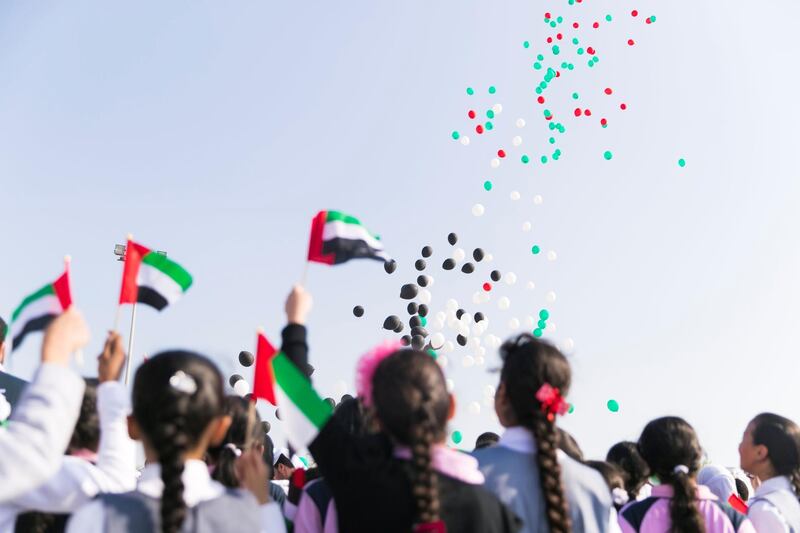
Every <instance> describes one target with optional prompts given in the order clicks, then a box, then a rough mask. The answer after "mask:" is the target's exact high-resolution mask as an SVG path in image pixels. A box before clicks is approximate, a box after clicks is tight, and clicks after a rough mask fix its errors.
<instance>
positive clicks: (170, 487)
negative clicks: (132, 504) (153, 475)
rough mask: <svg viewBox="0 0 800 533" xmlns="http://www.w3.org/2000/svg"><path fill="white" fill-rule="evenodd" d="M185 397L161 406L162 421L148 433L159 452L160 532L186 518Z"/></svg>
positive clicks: (174, 530) (171, 532)
mask: <svg viewBox="0 0 800 533" xmlns="http://www.w3.org/2000/svg"><path fill="white" fill-rule="evenodd" d="M186 399H187V398H178V399H176V400H175V401H174V402H173V403H172V404H171V405H165V406H164V412H163V413H162V416H163V417H164V418H163V420H164V422H163V423H161V424H160V425H159V426H158V427H157V428H156V431H155V432H154V434H153V435H152V436H151V438H152V440H153V446H154V447H155V449H156V450H157V451H158V462H159V464H160V465H161V480H162V481H163V482H164V492H163V493H162V495H161V531H162V533H178V531H180V529H181V525H183V520H184V519H185V518H186V502H185V501H184V499H183V488H184V487H183V479H182V476H183V466H184V463H183V461H184V460H183V456H184V454H185V453H186V450H187V448H188V447H189V444H190V443H189V439H188V437H187V435H186V431H185V429H184V427H183V418H184V416H183V414H184V413H185V412H186V409H185V405H186V403H187V402H186Z"/></svg>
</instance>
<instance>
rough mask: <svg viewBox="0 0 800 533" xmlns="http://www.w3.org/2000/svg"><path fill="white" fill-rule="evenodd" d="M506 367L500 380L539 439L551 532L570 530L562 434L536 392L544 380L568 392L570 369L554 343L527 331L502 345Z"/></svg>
mask: <svg viewBox="0 0 800 533" xmlns="http://www.w3.org/2000/svg"><path fill="white" fill-rule="evenodd" d="M500 356H501V357H502V358H503V369H502V371H501V373H500V382H501V383H502V384H503V385H505V392H506V396H507V397H508V401H509V403H510V404H511V410H512V411H513V413H514V416H515V417H516V419H517V422H518V424H519V425H521V426H523V427H525V428H527V429H528V430H530V431H531V432H532V433H533V436H534V437H535V438H536V462H537V465H538V467H539V481H540V484H541V487H542V494H543V496H544V502H545V512H546V514H547V522H548V524H549V525H550V531H551V533H569V532H570V531H571V530H572V524H571V520H570V516H569V509H568V507H567V498H566V496H565V495H564V486H563V483H562V479H561V466H560V465H559V463H558V458H557V456H556V451H557V450H558V444H559V434H558V432H557V431H556V426H555V418H553V417H548V416H547V414H546V413H544V412H543V411H542V405H541V403H540V402H539V400H537V399H536V393H537V392H538V391H539V389H540V388H541V387H542V385H544V384H545V383H547V384H549V385H550V386H552V387H554V388H557V389H559V391H560V393H561V394H562V395H563V396H566V394H567V392H568V391H569V386H570V382H571V371H570V367H569V363H568V362H567V359H566V357H564V355H563V354H562V353H561V352H559V351H558V349H557V348H556V347H555V346H553V345H552V344H550V343H548V342H545V341H541V340H539V339H537V338H536V337H534V336H532V335H529V334H527V333H525V334H522V335H519V336H517V337H514V338H512V339H510V340H508V341H506V342H505V343H503V345H502V346H501V347H500Z"/></svg>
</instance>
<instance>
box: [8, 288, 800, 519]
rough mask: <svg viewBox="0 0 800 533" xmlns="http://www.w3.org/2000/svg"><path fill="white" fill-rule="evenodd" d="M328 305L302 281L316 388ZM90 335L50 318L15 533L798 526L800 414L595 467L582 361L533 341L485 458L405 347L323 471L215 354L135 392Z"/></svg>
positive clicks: (338, 427) (158, 373) (338, 415)
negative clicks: (721, 457) (315, 328)
mask: <svg viewBox="0 0 800 533" xmlns="http://www.w3.org/2000/svg"><path fill="white" fill-rule="evenodd" d="M311 307H312V302H311V296H310V294H308V293H307V292H306V291H305V290H304V289H303V288H302V287H299V286H297V287H295V288H294V289H293V290H292V291H291V293H290V295H289V297H288V299H287V302H286V314H287V325H286V327H285V328H284V330H283V333H282V341H283V342H282V347H281V351H282V352H283V353H284V354H285V355H286V356H287V357H288V359H289V360H290V361H291V362H292V363H293V364H294V365H295V366H296V367H297V368H298V369H300V370H301V371H302V372H303V373H304V375H305V376H306V378H307V379H308V380H309V382H310V381H311V375H310V374H311V373H310V372H309V371H308V370H309V369H310V368H311V366H310V356H309V354H310V350H309V345H308V342H307V331H306V327H305V323H306V318H307V316H308V314H309V312H310V311H311ZM6 329H7V328H6V327H5V324H4V323H3V322H2V321H0V363H2V360H1V358H2V354H3V353H4V341H5V334H6ZM87 340H88V329H87V326H86V324H85V322H84V320H83V318H82V317H81V315H80V313H79V312H78V311H77V310H76V309H74V308H70V309H69V310H67V311H66V312H64V313H63V314H61V315H60V316H58V317H57V318H55V319H54V320H53V321H52V322H51V323H50V325H49V326H48V327H47V329H46V331H45V334H44V339H43V343H42V351H41V359H42V364H41V365H40V367H39V369H38V371H37V372H36V375H35V376H34V378H33V380H32V381H31V383H30V384H29V385H28V386H27V388H26V390H25V391H24V393H23V394H22V396H21V398H20V399H19V401H18V402H17V403H16V405H15V406H14V408H13V411H12V413H11V416H10V417H9V419H8V421H7V423H6V424H4V427H3V428H2V429H0V476H1V478H2V480H3V482H2V483H0V533H5V532H25V531H31V532H57V531H58V532H63V531H66V532H69V533H95V532H105V531H108V532H117V531H119V532H125V533H134V532H150V531H156V532H163V533H178V532H190V531H191V532H198V533H204V532H217V531H219V532H228V531H230V532H250V531H253V532H270V533H271V532H284V531H292V530H293V531H295V532H297V533H333V532H342V533H349V532H354V533H359V532H364V533H367V532H369V533H376V532H387V533H392V532H398V533H399V532H404V533H408V532H420V533H424V532H430V533H443V532H449V533H460V532H464V533H505V532H525V533H535V532H551V533H567V532H575V533H580V532H587V533H594V532H598V533H605V532H619V531H622V532H625V533H628V532H643V533H651V532H652V533H667V532H670V533H672V532H676V533H677V532H680V533H700V532H706V533H722V532H725V533H736V532H742V533H749V532H754V531H758V532H767V533H773V532H774V533H781V532H787V533H788V532H800V500H799V499H798V497H799V496H800V427H798V425H797V424H795V423H794V422H792V421H791V420H789V419H787V418H784V417H782V416H779V415H776V414H771V413H764V414H760V415H758V416H756V417H755V418H754V419H753V420H752V421H751V422H750V423H749V424H748V426H747V427H746V428H744V431H743V436H742V441H741V444H740V445H739V455H740V467H741V469H736V470H732V469H728V468H723V467H720V466H717V465H713V464H704V454H703V451H702V447H701V443H700V442H699V440H698V438H697V435H696V433H695V431H694V429H693V428H692V426H691V425H690V424H689V423H688V422H686V421H685V420H683V419H681V418H677V417H670V416H666V417H662V418H657V419H655V420H652V421H651V422H650V423H648V424H647V425H646V427H645V428H644V430H643V431H642V433H641V435H640V436H639V438H638V441H637V442H620V443H618V444H616V445H614V446H613V447H612V448H611V449H610V450H609V451H608V454H607V456H606V457H605V460H602V461H599V460H598V461H589V460H586V459H585V458H584V457H583V454H582V453H581V450H580V447H579V446H578V443H577V442H575V440H574V439H573V438H572V437H571V436H570V435H569V434H568V433H566V432H564V431H563V430H561V429H560V428H559V427H558V425H557V423H558V418H559V416H561V415H563V414H564V413H565V412H566V410H567V409H568V407H569V404H568V403H567V401H566V396H567V395H568V393H569V389H570V383H571V368H570V364H569V362H568V360H567V359H566V358H565V357H564V355H562V354H561V353H560V352H559V350H558V349H556V348H555V347H554V346H553V345H551V344H550V343H548V342H546V341H543V340H541V339H538V338H535V337H533V336H531V335H527V334H523V335H519V336H516V337H514V338H511V339H509V340H508V341H507V342H505V343H504V344H503V345H502V347H501V349H500V357H501V359H502V368H501V370H500V373H499V382H498V386H497V389H496V394H495V400H494V402H495V411H496V413H497V417H498V420H499V422H500V424H501V425H502V426H503V428H504V429H503V432H502V434H500V435H496V434H493V433H484V434H483V435H481V436H480V437H479V438H478V441H477V442H476V446H475V450H474V451H472V452H469V453H468V452H464V451H460V450H456V449H453V448H451V447H449V446H447V445H446V444H445V440H446V435H447V424H448V420H449V419H450V418H451V417H452V416H453V414H454V410H455V402H454V399H453V397H452V396H451V394H450V393H449V392H448V389H447V385H446V380H445V376H444V374H443V372H442V369H441V367H440V366H439V365H438V364H437V362H436V360H435V359H434V358H433V357H431V356H430V354H428V353H427V352H424V351H420V350H415V349H412V348H409V347H404V346H402V345H400V344H391V343H387V344H384V345H381V346H379V347H378V348H376V349H374V350H372V351H370V352H369V353H367V354H366V355H365V356H363V357H362V359H361V360H360V361H359V364H358V369H357V372H358V374H357V376H356V383H357V389H358V390H357V393H358V395H357V397H355V398H353V397H348V398H345V399H343V401H342V402H341V403H340V404H339V405H338V406H337V407H336V409H335V410H334V412H333V414H332V415H331V416H330V417H329V418H327V419H326V420H325V421H324V423H323V424H321V427H320V428H319V431H318V433H316V436H315V437H314V438H313V441H312V442H311V443H310V445H309V446H308V449H309V452H310V455H311V457H312V458H313V461H312V463H311V464H310V465H298V464H295V463H293V462H292V461H291V456H292V453H291V451H288V450H287V451H286V452H282V451H281V452H275V450H274V444H273V442H272V441H271V440H270V437H269V436H268V435H267V432H266V431H265V427H264V424H262V422H261V420H260V418H259V415H258V412H257V411H256V409H255V404H254V403H253V402H251V401H249V400H247V399H243V398H240V397H238V396H236V395H229V394H226V392H225V385H224V379H223V377H222V375H221V373H220V371H219V369H218V368H217V367H216V366H215V365H214V363H213V362H211V361H210V360H209V359H208V358H206V357H204V356H203V355H200V354H197V353H193V352H188V351H180V350H175V351H166V352H162V353H159V354H156V355H154V356H152V357H150V358H148V360H147V361H146V362H144V363H143V364H142V365H141V366H140V367H139V368H138V370H137V371H136V373H135V377H134V381H133V387H132V391H131V392H130V393H129V392H128V391H127V390H126V388H125V387H124V386H123V385H122V384H121V383H120V382H119V377H120V373H121V371H122V368H123V366H124V364H125V359H126V357H125V354H124V351H123V349H122V343H121V340H120V337H119V335H118V334H116V333H113V332H112V333H110V334H109V335H108V338H107V340H106V343H105V347H104V349H103V352H102V354H100V356H99V357H98V378H97V379H96V380H83V379H81V378H80V377H78V376H77V375H76V374H75V373H74V372H73V371H72V370H71V369H70V367H69V361H70V357H71V354H73V353H74V352H76V351H77V350H79V349H80V348H81V347H83V346H84V345H85V344H86V342H87ZM134 441H139V442H141V445H142V447H143V449H144V456H145V466H144V467H143V469H141V470H137V468H136V466H137V465H136V463H135V457H136V453H135V444H134ZM298 466H299V468H298ZM306 466H308V468H306ZM276 471H277V472H279V473H278V475H277V476H276ZM276 477H277V478H278V479H276Z"/></svg>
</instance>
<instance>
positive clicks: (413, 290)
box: [400, 283, 419, 300]
mask: <svg viewBox="0 0 800 533" xmlns="http://www.w3.org/2000/svg"><path fill="white" fill-rule="evenodd" d="M418 293H419V287H417V286H416V285H414V284H413V283H406V284H405V285H403V286H402V287H400V298H402V299H403V300H411V299H413V298H416V296H417V294H418Z"/></svg>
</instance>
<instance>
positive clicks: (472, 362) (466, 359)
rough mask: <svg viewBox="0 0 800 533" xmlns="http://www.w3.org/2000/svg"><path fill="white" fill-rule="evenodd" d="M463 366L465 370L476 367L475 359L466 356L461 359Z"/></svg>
mask: <svg viewBox="0 0 800 533" xmlns="http://www.w3.org/2000/svg"><path fill="white" fill-rule="evenodd" d="M461 364H462V365H464V368H470V367H472V366H474V365H475V358H474V357H472V356H471V355H465V356H464V357H462V358H461Z"/></svg>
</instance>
